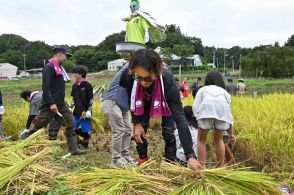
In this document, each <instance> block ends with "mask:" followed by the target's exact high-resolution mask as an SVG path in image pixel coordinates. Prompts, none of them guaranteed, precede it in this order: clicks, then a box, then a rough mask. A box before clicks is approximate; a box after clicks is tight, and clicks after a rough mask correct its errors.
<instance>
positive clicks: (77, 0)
mask: <svg viewBox="0 0 294 195" xmlns="http://www.w3.org/2000/svg"><path fill="white" fill-rule="evenodd" d="M129 1H130V0H120V1H118V0H99V1H97V0H71V1H69V0H67V1H57V0H39V1H35V0H26V1H22V0H10V1H7V0H0V34H2V33H15V34H19V35H21V36H23V37H25V38H27V39H29V40H43V41H45V42H47V43H49V44H69V45H78V44H90V45H97V44H98V43H99V42H101V41H102V40H103V39H104V38H105V37H106V36H107V35H110V34H112V33H114V32H119V31H121V30H124V28H125V24H124V23H123V22H122V21H121V20H120V19H121V18H122V17H125V16H126V15H128V14H129V13H130V12H129ZM141 4H142V7H143V8H145V9H146V10H147V11H149V12H150V13H151V14H152V15H153V16H154V17H156V18H157V19H158V21H159V22H160V23H161V24H177V25H179V26H180V27H181V29H182V31H183V32H184V33H186V34H188V35H191V36H197V37H200V38H201V39H202V41H203V44H204V45H215V46H217V47H231V46H234V45H240V46H247V47H250V46H251V47H252V46H255V45H260V44H270V43H274V42H275V41H279V42H280V43H284V42H285V41H286V40H287V38H288V37H290V35H291V34H293V33H294V27H293V26H294V25H293V23H294V14H293V13H294V12H293V10H294V1H293V0H280V1H277V0H223V1H219V0H206V1H200V0H185V1H183V0H181V1H180V0H161V1H158V0H141Z"/></svg>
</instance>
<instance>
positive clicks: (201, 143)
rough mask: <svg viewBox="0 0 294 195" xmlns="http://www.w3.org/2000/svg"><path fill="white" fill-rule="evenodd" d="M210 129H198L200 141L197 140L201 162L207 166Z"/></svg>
mask: <svg viewBox="0 0 294 195" xmlns="http://www.w3.org/2000/svg"><path fill="white" fill-rule="evenodd" d="M207 134H208V131H205V130H202V129H199V130H198V142H197V153H198V159H199V162H200V163H201V165H202V166H203V167H205V161H206V140H207Z"/></svg>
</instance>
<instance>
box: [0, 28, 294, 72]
mask: <svg viewBox="0 0 294 195" xmlns="http://www.w3.org/2000/svg"><path fill="white" fill-rule="evenodd" d="M165 33H166V35H167V37H166V39H165V40H164V41H162V42H159V43H148V44H147V47H148V48H153V49H155V48H157V47H161V51H162V53H163V54H164V56H166V59H165V60H166V61H167V63H169V60H170V59H171V56H172V54H176V55H177V56H179V57H180V61H181V64H182V65H184V66H185V65H186V66H188V65H189V63H190V61H189V60H187V59H186V58H187V57H188V56H191V55H193V54H198V55H200V57H201V59H202V62H203V64H205V65H207V64H208V63H213V62H214V64H215V65H216V66H217V67H218V69H220V68H221V67H224V65H225V66H226V68H232V67H234V68H235V69H239V68H242V73H243V74H244V75H245V76H255V77H260V76H263V77H274V78H280V77H292V76H293V75H294V35H292V36H291V37H290V38H289V39H288V40H287V41H286V42H285V44H283V45H282V46H280V44H279V43H277V42H276V43H274V44H272V45H260V46H257V47H254V48H242V47H240V46H234V47H231V48H216V47H214V46H204V45H203V43H202V40H201V38H199V37H195V36H188V35H186V34H184V33H183V32H182V31H181V29H180V27H179V26H177V25H175V24H171V25H166V27H165ZM124 37H125V32H124V31H122V32H119V33H114V34H112V35H109V36H107V37H106V38H105V40H103V41H102V42H101V43H100V44H98V45H96V46H90V45H79V46H67V47H68V48H69V50H70V51H71V52H72V53H73V54H74V56H73V58H72V59H70V60H69V61H68V62H67V63H66V65H65V67H66V69H67V70H69V71H70V70H71V69H72V67H73V66H74V65H81V64H82V65H85V66H87V67H88V68H89V71H91V72H95V71H101V70H105V69H106V68H107V62H108V61H110V60H114V59H118V58H120V57H119V56H118V55H117V54H116V53H115V45H116V43H118V42H123V41H124ZM51 49H52V46H51V45H48V44H46V43H45V42H43V41H33V42H32V41H28V40H26V39H25V38H23V37H21V36H19V35H14V34H2V35H0V63H3V62H9V63H11V64H14V65H16V66H18V68H19V69H20V70H23V69H24V57H25V61H26V62H25V63H26V68H27V69H31V68H41V67H43V65H44V63H46V60H47V59H48V58H50V57H51V56H52V52H51ZM240 66H241V67H240Z"/></svg>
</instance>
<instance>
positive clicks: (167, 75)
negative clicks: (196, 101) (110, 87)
mask: <svg viewBox="0 0 294 195" xmlns="http://www.w3.org/2000/svg"><path fill="white" fill-rule="evenodd" d="M162 76H163V85H164V94H165V98H166V101H167V104H168V106H169V108H170V110H171V112H172V115H173V118H174V120H175V123H176V125H177V128H178V131H179V136H180V140H181V143H182V146H183V148H184V151H185V155H186V158H187V159H188V158H190V157H192V156H193V157H195V153H194V150H193V143H192V137H191V133H190V130H189V127H188V123H187V120H186V118H185V114H184V110H183V106H182V102H181V98H180V94H179V91H178V89H177V86H176V83H175V79H174V76H173V75H172V73H171V72H170V71H169V70H167V69H164V70H163V73H162ZM133 84H134V76H133V75H131V74H129V72H128V70H125V71H124V72H123V74H122V76H121V80H120V86H121V87H124V88H126V90H127V92H128V96H129V97H131V93H132V88H133ZM129 105H131V104H130V98H129ZM139 117H140V116H133V122H134V123H138V121H139V120H138V118H139Z"/></svg>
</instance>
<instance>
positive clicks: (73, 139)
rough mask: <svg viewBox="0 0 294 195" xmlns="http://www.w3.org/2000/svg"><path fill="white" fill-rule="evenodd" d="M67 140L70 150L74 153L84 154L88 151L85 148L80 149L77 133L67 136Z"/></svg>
mask: <svg viewBox="0 0 294 195" xmlns="http://www.w3.org/2000/svg"><path fill="white" fill-rule="evenodd" d="M66 140H67V146H68V149H69V152H70V153H71V154H72V155H83V154H85V153H86V151H84V150H80V149H79V148H78V138H77V135H70V136H67V137H66Z"/></svg>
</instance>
